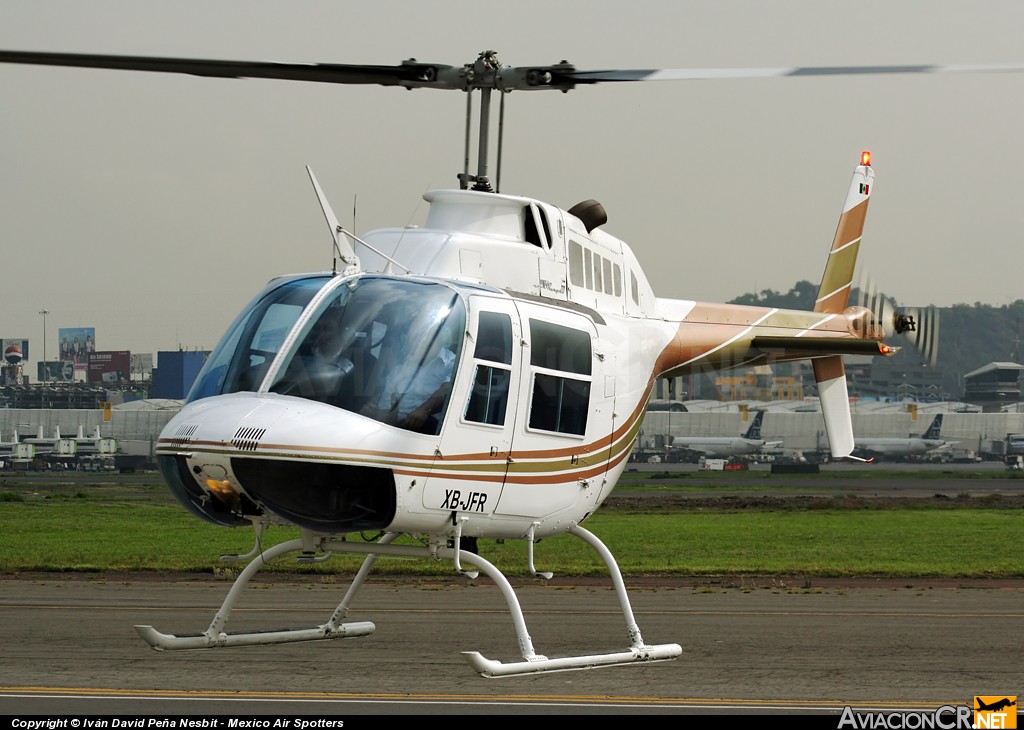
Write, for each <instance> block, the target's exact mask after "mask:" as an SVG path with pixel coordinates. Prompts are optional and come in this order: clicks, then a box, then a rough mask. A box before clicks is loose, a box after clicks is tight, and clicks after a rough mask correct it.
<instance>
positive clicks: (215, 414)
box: [157, 393, 396, 534]
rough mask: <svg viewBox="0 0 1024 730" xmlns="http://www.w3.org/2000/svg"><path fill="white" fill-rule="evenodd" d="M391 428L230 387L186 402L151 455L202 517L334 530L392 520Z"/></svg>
mask: <svg viewBox="0 0 1024 730" xmlns="http://www.w3.org/2000/svg"><path fill="white" fill-rule="evenodd" d="M392 431H393V430H392V429H390V428H388V427H385V426H383V425H382V424H380V423H378V422H376V421H373V420H371V419H368V418H365V417H363V416H360V415H359V414H356V413H351V412H348V411H344V410H341V409H339V408H334V407H332V406H328V405H325V404H322V403H316V402H311V401H307V400H302V399H298V398H292V397H289V396H279V395H274V394H256V393H234V394H231V395H224V396H217V397H213V398H204V399H202V400H199V401H195V402H194V403H190V404H188V405H186V406H185V408H183V409H182V410H181V412H180V413H179V414H178V415H177V416H175V418H174V419H172V420H171V421H170V422H169V423H168V424H167V426H166V427H165V429H164V431H163V433H162V434H161V436H160V441H159V444H158V447H157V455H158V462H159V464H160V469H161V472H162V474H163V476H164V480H165V481H166V482H167V484H168V486H169V487H170V489H171V491H172V492H173V493H174V494H175V496H176V497H177V498H178V500H179V501H180V502H182V504H184V505H185V507H186V508H188V509H189V510H190V511H192V512H193V513H195V514H197V515H198V516H200V517H202V518H204V519H206V520H209V521H211V522H215V523H217V524H222V525H229V526H239V525H247V524H249V523H250V521H251V520H252V519H254V518H257V517H260V518H263V517H266V516H276V517H278V518H280V519H282V520H284V521H286V522H289V523H292V524H295V525H298V526H300V527H303V528H306V529H309V530H313V531H315V532H318V533H330V534H338V533H344V532H357V531H362V530H377V529H383V528H385V527H386V526H387V525H389V524H390V523H391V522H392V521H393V519H394V516H395V508H396V493H395V480H394V474H393V472H392V468H391V467H392V464H391V463H389V459H388V444H387V443H386V442H387V441H388V440H389V438H391V437H393V434H392ZM267 513H269V515H268V514H267Z"/></svg>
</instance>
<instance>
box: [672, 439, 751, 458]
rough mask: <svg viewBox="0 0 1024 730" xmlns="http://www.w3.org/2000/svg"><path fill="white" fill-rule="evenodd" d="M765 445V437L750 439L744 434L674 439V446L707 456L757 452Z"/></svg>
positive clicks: (740, 454) (727, 455) (741, 454)
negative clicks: (744, 436)
mask: <svg viewBox="0 0 1024 730" xmlns="http://www.w3.org/2000/svg"><path fill="white" fill-rule="evenodd" d="M763 446H764V439H748V438H743V437H742V436H735V437H732V438H728V437H725V436H723V437H716V436H677V437H675V438H674V439H672V447H673V448H677V449H689V450H690V451H696V452H698V453H701V454H704V455H705V456H714V457H729V456H743V455H745V454H756V453H758V452H760V451H761V449H762V447H763Z"/></svg>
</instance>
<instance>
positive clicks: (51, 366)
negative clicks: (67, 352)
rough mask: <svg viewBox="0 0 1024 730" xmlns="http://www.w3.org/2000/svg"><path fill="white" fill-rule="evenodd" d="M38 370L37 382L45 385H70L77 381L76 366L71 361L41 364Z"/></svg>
mask: <svg viewBox="0 0 1024 730" xmlns="http://www.w3.org/2000/svg"><path fill="white" fill-rule="evenodd" d="M36 370H37V372H36V380H39V381H40V382H43V383H69V382H71V381H73V380H74V379H75V364H74V363H73V362H71V361H70V360H67V361H61V360H49V361H47V362H39V363H37V364H36Z"/></svg>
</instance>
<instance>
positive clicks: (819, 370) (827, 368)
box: [811, 355, 846, 383]
mask: <svg viewBox="0 0 1024 730" xmlns="http://www.w3.org/2000/svg"><path fill="white" fill-rule="evenodd" d="M811 365H812V366H813V367H814V380H815V381H816V382H818V383H824V382H827V381H829V380H835V379H836V378H841V377H843V376H844V375H845V374H846V369H845V368H844V367H843V358H842V356H841V355H833V356H832V357H819V358H816V359H814V360H811Z"/></svg>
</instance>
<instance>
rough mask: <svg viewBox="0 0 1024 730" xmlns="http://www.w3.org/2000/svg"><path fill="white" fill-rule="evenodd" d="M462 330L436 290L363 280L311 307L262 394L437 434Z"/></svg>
mask: <svg viewBox="0 0 1024 730" xmlns="http://www.w3.org/2000/svg"><path fill="white" fill-rule="evenodd" d="M465 329H466V314H465V307H464V305H463V304H462V302H461V300H460V298H459V296H458V294H457V293H456V292H455V291H453V290H452V289H450V288H449V287H447V286H444V285H443V284H435V283H431V282H422V281H410V280H396V279H389V278H384V277H362V278H359V279H354V280H352V281H351V282H348V283H345V284H343V285H341V286H340V287H338V289H337V291H336V292H335V293H333V294H332V295H331V296H329V297H327V298H326V299H325V300H324V301H323V302H320V303H319V304H318V306H317V311H316V312H315V313H314V314H313V316H312V317H310V318H309V320H308V321H307V323H306V324H305V326H304V327H303V331H302V332H300V333H299V335H298V337H297V338H296V339H295V344H294V345H293V346H291V350H290V352H288V353H285V355H284V360H283V362H282V363H281V365H280V367H279V369H278V371H277V376H276V377H275V378H274V381H273V382H272V383H271V385H270V387H269V390H270V391H271V392H274V393H281V394H283V395H293V396H297V397H300V398H307V399H309V400H315V401H319V402H321V403H327V404H329V405H333V406H337V407H338V408H344V409H345V410H349V411H353V412H355V413H361V414H362V415H364V416H368V417H370V418H373V419H375V420H378V421H381V422H382V423H387V424H389V425H392V426H398V427H399V428H405V429H408V430H411V431H418V432H420V433H431V434H436V433H438V432H439V431H440V427H441V422H442V421H443V419H444V414H445V411H446V410H447V407H448V401H449V397H450V391H451V383H452V378H453V377H454V373H455V368H456V364H457V362H458V357H459V353H460V350H461V347H462V340H463V338H464V333H465Z"/></svg>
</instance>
